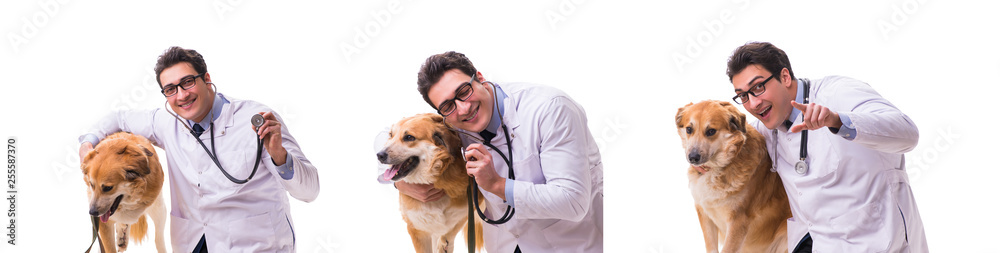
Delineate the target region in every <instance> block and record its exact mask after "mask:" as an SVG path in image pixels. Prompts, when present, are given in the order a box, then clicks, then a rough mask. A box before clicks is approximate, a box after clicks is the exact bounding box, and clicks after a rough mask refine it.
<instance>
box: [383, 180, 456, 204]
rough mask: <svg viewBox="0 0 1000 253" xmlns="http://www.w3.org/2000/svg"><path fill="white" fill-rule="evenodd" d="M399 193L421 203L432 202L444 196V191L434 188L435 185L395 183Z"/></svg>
mask: <svg viewBox="0 0 1000 253" xmlns="http://www.w3.org/2000/svg"><path fill="white" fill-rule="evenodd" d="M394 185H396V189H398V190H399V192H401V193H403V194H405V195H406V196H410V197H411V198H414V199H417V200H419V201H420V202H431V201H435V200H438V199H440V198H441V197H443V196H444V190H441V189H438V188H434V185H433V184H411V183H407V182H403V181H398V182H396V183H394Z"/></svg>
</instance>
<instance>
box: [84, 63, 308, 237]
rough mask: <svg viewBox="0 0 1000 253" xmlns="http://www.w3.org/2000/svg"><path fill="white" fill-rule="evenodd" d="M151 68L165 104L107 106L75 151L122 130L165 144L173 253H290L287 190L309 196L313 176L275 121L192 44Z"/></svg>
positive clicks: (89, 147)
mask: <svg viewBox="0 0 1000 253" xmlns="http://www.w3.org/2000/svg"><path fill="white" fill-rule="evenodd" d="M155 72H156V78H157V82H158V83H159V85H160V88H161V91H162V93H163V95H164V96H165V97H166V104H169V105H170V109H167V108H156V109H152V110H129V111H119V112H115V113H112V114H111V115H109V116H107V117H105V118H104V119H102V120H101V121H100V122H99V123H98V125H97V126H96V127H95V128H94V130H93V131H91V132H89V133H87V134H84V135H83V136H80V142H81V145H80V156H81V157H83V156H85V155H86V154H87V152H89V151H90V150H92V149H93V146H94V145H97V143H98V141H100V139H103V138H104V137H105V136H107V135H109V134H111V133H114V132H118V131H127V132H131V133H133V134H137V135H141V136H144V137H146V138H147V139H149V140H150V141H152V143H153V145H156V146H157V147H160V148H162V149H163V150H165V151H166V157H167V168H168V175H169V176H170V179H169V182H170V239H171V245H172V247H173V252H207V251H211V252H294V251H295V244H294V242H295V230H294V226H293V225H292V218H291V216H290V213H291V210H290V208H289V205H288V195H292V197H295V198H296V199H299V200H302V201H305V202H310V201H313V200H315V199H316V196H317V195H318V194H319V177H318V175H317V172H316V167H314V166H313V165H312V163H311V162H309V160H308V159H306V157H305V155H304V154H303V153H302V150H301V149H300V148H299V145H298V143H296V141H295V138H293V137H292V136H291V134H290V133H289V132H288V129H287V128H286V127H284V122H283V121H282V120H281V118H280V117H278V115H277V114H274V113H273V112H272V111H271V109H270V108H268V107H266V106H264V105H262V104H260V103H257V102H254V101H249V100H240V99H236V98H232V97H227V96H224V95H223V94H221V93H217V92H216V91H215V89H216V88H215V86H214V84H212V78H211V76H210V75H209V73H208V68H207V66H206V64H205V60H204V58H203V57H202V55H201V54H199V53H198V52H196V51H195V50H190V49H183V48H180V47H171V48H169V49H167V50H166V51H165V52H164V53H163V54H162V55H160V57H159V59H158V60H157V63H156V67H155ZM256 114H259V115H262V116H263V118H264V123H263V125H261V126H260V127H259V128H254V126H253V125H251V123H250V119H251V116H253V115H256ZM258 136H260V137H258ZM199 139H200V140H201V141H202V142H201V143H199ZM258 139H262V140H263V147H264V150H263V153H262V155H261V159H260V165H259V166H260V168H259V171H257V172H256V173H255V174H253V177H252V178H251V179H250V180H249V181H247V182H245V183H236V182H237V181H241V180H245V179H247V178H248V177H249V176H250V175H251V172H252V170H253V168H254V162H255V161H256V160H257V159H256V158H257V145H258V143H257V141H258ZM208 150H211V152H209V151H208ZM212 153H214V154H212ZM213 156H214V157H216V158H217V161H216V160H215V159H214V158H213ZM81 160H82V159H81ZM217 163H218V165H217ZM219 166H221V167H222V169H224V170H225V171H226V172H227V173H228V174H230V175H231V176H232V178H228V177H227V176H226V175H224V174H223V171H222V170H220V168H219ZM233 180H235V181H233ZM286 192H287V193H288V194H286Z"/></svg>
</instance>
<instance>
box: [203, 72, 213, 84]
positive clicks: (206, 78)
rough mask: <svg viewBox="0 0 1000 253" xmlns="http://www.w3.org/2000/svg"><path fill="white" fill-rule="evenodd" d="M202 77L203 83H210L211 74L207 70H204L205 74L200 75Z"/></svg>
mask: <svg viewBox="0 0 1000 253" xmlns="http://www.w3.org/2000/svg"><path fill="white" fill-rule="evenodd" d="M202 77H204V78H205V83H212V74H209V73H208V72H205V75H204V76H202Z"/></svg>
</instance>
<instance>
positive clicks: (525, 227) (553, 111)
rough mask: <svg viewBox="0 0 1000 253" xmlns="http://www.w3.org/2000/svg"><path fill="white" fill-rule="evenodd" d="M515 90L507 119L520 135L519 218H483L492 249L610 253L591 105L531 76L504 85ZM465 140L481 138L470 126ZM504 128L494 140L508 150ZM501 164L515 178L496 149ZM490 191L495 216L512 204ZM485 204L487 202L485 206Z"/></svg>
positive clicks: (504, 172)
mask: <svg viewBox="0 0 1000 253" xmlns="http://www.w3.org/2000/svg"><path fill="white" fill-rule="evenodd" d="M498 86H500V87H503V90H504V91H505V92H506V93H507V96H508V97H507V99H505V100H504V101H502V102H503V103H504V116H503V117H504V118H503V120H504V121H503V123H504V124H506V125H507V128H508V129H510V131H511V136H510V137H511V142H513V144H514V146H513V153H514V158H513V159H512V162H513V165H514V175H515V177H516V181H515V185H514V188H513V198H514V199H513V200H510V199H508V201H514V207H515V213H514V217H513V218H512V219H511V220H510V221H508V222H507V223H505V224H501V225H490V224H486V223H483V224H484V225H483V239H484V241H485V244H486V245H485V248H486V250H487V251H488V252H514V247H515V246H518V245H519V246H520V248H521V252H603V251H604V241H603V238H604V167H603V165H602V164H601V154H600V152H598V150H597V144H596V143H595V142H594V137H593V136H591V134H590V129H589V128H588V127H587V117H586V113H585V112H584V110H583V108H582V107H580V106H579V105H578V104H577V103H576V102H575V101H573V100H572V99H571V98H570V97H569V96H567V95H566V94H565V93H563V92H562V91H559V90H557V89H554V88H551V87H547V86H541V85H534V84H524V83H508V84H503V85H498ZM460 131H461V132H464V134H460V136H461V137H462V142H463V144H464V145H465V146H468V145H469V144H472V143H481V142H480V141H479V140H476V139H473V138H470V137H469V136H468V135H467V134H471V135H472V136H475V137H476V138H479V134H478V133H469V132H466V131H462V130H460ZM503 133H504V132H503V131H502V130H501V131H499V132H498V133H497V136H496V137H495V138H493V140H492V143H493V144H494V145H495V146H497V148H499V149H501V150H502V151H503V152H504V154H505V155H507V156H508V157H509V154H507V140H506V139H505V138H504V137H503ZM490 154H492V156H493V165H494V168H495V169H496V171H497V173H498V174H499V175H500V176H501V177H505V178H506V177H507V171H508V168H507V164H506V163H505V162H504V161H503V158H501V157H500V155H498V154H497V151H496V150H490ZM480 191H481V192H482V193H483V194H484V195H485V196H486V202H487V204H486V205H485V207H483V208H486V209H487V210H485V212H486V213H487V217H489V218H491V219H494V220H495V219H498V218H500V216H502V215H503V212H504V211H505V210H506V207H507V206H506V204H504V203H503V199H501V198H500V197H498V196H496V195H493V194H492V193H489V192H487V191H484V190H482V189H480ZM481 207H482V206H481Z"/></svg>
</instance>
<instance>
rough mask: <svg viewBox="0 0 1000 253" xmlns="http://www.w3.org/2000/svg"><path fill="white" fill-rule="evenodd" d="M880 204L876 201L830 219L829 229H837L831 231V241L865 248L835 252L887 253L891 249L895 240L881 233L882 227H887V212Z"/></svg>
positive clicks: (843, 249) (844, 249)
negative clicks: (885, 214)
mask: <svg viewBox="0 0 1000 253" xmlns="http://www.w3.org/2000/svg"><path fill="white" fill-rule="evenodd" d="M880 203H882V202H881V201H874V202H872V203H869V204H866V205H863V206H861V208H858V209H855V210H852V211H850V212H847V213H845V214H844V215H841V216H838V217H834V218H832V219H830V226H829V227H830V228H836V229H835V230H832V231H829V234H830V237H831V238H830V239H832V240H839V241H840V242H837V243H834V244H835V245H841V246H845V247H850V246H851V245H854V246H860V247H864V248H860V249H858V248H842V249H834V251H837V252H862V251H873V250H874V251H876V252H885V251H886V250H887V249H888V248H889V245H891V244H892V239H893V238H892V237H890V236H887V235H885V234H882V233H880V231H882V230H883V229H881V228H882V226H884V225H885V217H883V215H882V213H883V211H885V210H882V209H884V207H883V206H880V205H879V204H880ZM893 211H895V209H893Z"/></svg>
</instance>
